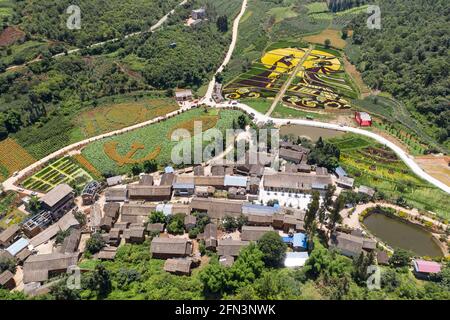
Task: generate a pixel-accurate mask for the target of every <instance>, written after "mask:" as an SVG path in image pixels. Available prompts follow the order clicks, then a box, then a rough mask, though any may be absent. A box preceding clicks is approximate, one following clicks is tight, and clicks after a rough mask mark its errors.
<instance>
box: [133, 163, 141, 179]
mask: <svg viewBox="0 0 450 320" xmlns="http://www.w3.org/2000/svg"><path fill="white" fill-rule="evenodd" d="M141 172H142V168H141V166H140V165H138V164H137V163H135V164H133V165H132V166H131V174H132V175H133V176H138V175H139V174H141Z"/></svg>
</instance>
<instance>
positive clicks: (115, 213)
mask: <svg viewBox="0 0 450 320" xmlns="http://www.w3.org/2000/svg"><path fill="white" fill-rule="evenodd" d="M103 213H104V216H105V217H109V218H111V219H112V220H113V222H116V221H117V219H118V218H119V213H120V204H119V203H117V202H108V203H105V204H104V205H103Z"/></svg>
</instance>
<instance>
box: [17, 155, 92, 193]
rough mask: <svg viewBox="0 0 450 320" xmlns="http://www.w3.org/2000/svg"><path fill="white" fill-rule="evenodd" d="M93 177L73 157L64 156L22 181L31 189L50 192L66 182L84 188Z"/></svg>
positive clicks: (25, 186) (24, 185)
mask: <svg viewBox="0 0 450 320" xmlns="http://www.w3.org/2000/svg"><path fill="white" fill-rule="evenodd" d="M90 181H92V177H91V176H90V175H89V174H88V173H87V172H86V171H85V170H84V169H82V168H81V167H80V166H79V165H78V164H77V163H76V162H75V161H73V160H72V158H69V157H64V158H61V159H58V160H56V161H55V162H53V163H51V164H49V165H48V166H46V167H45V168H44V169H42V170H40V171H39V172H38V173H36V174H35V175H33V176H31V177H30V178H28V179H27V180H25V181H24V182H23V183H22V186H23V187H24V188H26V189H29V190H35V191H40V192H48V191H50V190H51V189H53V188H54V187H56V186H57V185H58V184H61V183H66V184H69V185H71V186H76V187H77V188H83V187H84V186H85V185H86V184H87V183H88V182H90Z"/></svg>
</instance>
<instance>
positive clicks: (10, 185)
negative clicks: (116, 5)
mask: <svg viewBox="0 0 450 320" xmlns="http://www.w3.org/2000/svg"><path fill="white" fill-rule="evenodd" d="M183 2H185V1H183ZM183 2H182V3H183ZM182 3H181V4H182ZM181 4H180V5H181ZM246 9H247V0H243V2H242V8H241V11H240V13H239V15H238V16H237V17H236V19H235V20H234V23H233V35H232V41H231V44H230V47H229V50H228V52H227V54H226V56H225V59H224V61H223V63H222V65H221V66H220V67H219V69H218V70H217V72H216V74H217V73H219V72H222V71H223V69H224V68H225V66H226V65H227V64H228V63H229V62H230V60H231V57H232V55H233V52H234V50H235V47H236V43H237V39H238V32H239V23H240V20H241V18H242V16H243V15H244V14H245V11H246ZM169 15H170V13H169V14H168V15H166V16H165V20H163V21H162V22H161V20H160V22H159V23H160V24H159V25H161V24H162V23H164V21H166V20H167V17H168V16H169ZM163 19H164V18H163ZM155 26H156V25H155ZM215 82H216V78H215V76H214V77H213V79H212V80H211V82H210V83H209V86H208V90H207V93H206V95H205V97H204V98H202V99H201V103H203V104H205V105H208V106H210V107H216V108H229V107H230V106H231V104H230V103H229V102H226V103H216V102H214V101H213V99H212V94H213V90H214V85H215ZM193 106H194V105H190V104H187V105H185V106H183V107H182V108H181V109H180V110H178V111H175V112H172V113H170V114H167V115H166V116H164V117H158V118H156V119H152V120H149V121H146V122H143V123H139V124H136V125H133V126H130V127H127V128H123V129H120V130H117V131H113V132H110V133H106V134H102V135H99V136H96V137H93V138H89V139H86V140H83V141H80V142H77V143H74V144H72V145H70V146H67V147H65V148H63V149H60V150H58V151H56V152H54V153H52V154H50V155H48V156H47V157H45V158H43V159H41V160H40V161H38V162H36V163H34V164H32V165H30V166H29V167H27V168H25V169H23V170H21V171H20V172H19V173H18V174H17V175H16V176H14V177H11V178H9V179H7V180H6V181H5V182H4V183H3V187H4V189H5V190H15V191H18V190H19V187H17V186H16V183H17V182H18V181H19V180H20V179H21V178H22V177H24V176H26V175H27V174H29V173H30V172H32V171H34V170H36V169H37V168H39V167H40V166H42V165H43V164H45V163H46V162H48V161H49V160H52V159H55V158H57V157H60V156H62V155H65V154H68V153H69V152H71V151H73V150H76V149H79V148H81V147H83V146H85V145H87V144H89V143H91V142H94V141H97V140H100V139H103V138H106V137H111V136H114V135H118V134H122V133H125V132H128V131H132V130H136V129H138V128H142V127H145V126H147V125H150V124H153V123H156V122H157V121H160V120H163V119H165V118H167V117H171V116H174V115H176V114H177V113H178V112H179V111H187V110H189V109H191V108H192V107H193ZM232 106H233V107H237V108H239V109H241V110H242V111H244V112H246V113H247V114H251V115H253V116H254V121H255V122H257V123H258V122H263V123H267V122H273V123H274V124H275V125H286V124H297V125H302V126H309V127H317V128H324V129H332V130H338V131H344V132H352V133H356V134H360V135H363V136H366V137H369V138H372V139H374V140H376V141H377V142H379V143H381V144H383V145H385V146H387V147H388V148H390V149H391V150H392V151H394V152H395V153H396V154H397V156H398V157H399V158H400V159H401V160H402V161H403V162H405V164H406V165H407V166H408V167H409V168H410V169H411V170H412V171H413V172H414V173H415V174H416V175H418V176H419V177H421V178H422V179H424V180H425V181H428V182H429V183H431V184H433V185H434V186H436V187H437V188H439V189H441V190H443V191H445V192H446V193H449V194H450V187H449V186H447V185H446V184H444V183H442V182H441V181H439V180H437V179H435V178H434V177H432V176H430V175H429V174H427V173H426V172H425V171H423V170H422V168H420V167H419V165H418V164H417V163H416V162H415V161H414V159H413V158H412V157H411V156H410V155H408V154H407V153H405V152H404V151H403V150H402V149H401V148H400V147H398V146H397V145H395V144H394V143H392V142H391V141H389V140H387V139H385V138H383V137H382V136H379V135H377V134H375V133H373V132H370V131H366V130H363V129H360V128H354V127H349V126H341V125H337V124H331V123H324V122H318V121H311V120H302V119H278V118H272V117H270V116H266V115H263V114H261V113H259V112H257V111H256V110H254V109H253V108H251V107H250V106H248V105H246V104H243V103H237V104H235V105H232ZM24 192H25V193H27V192H29V193H31V191H28V190H25V191H24Z"/></svg>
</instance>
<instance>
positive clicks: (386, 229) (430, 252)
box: [363, 213, 443, 257]
mask: <svg viewBox="0 0 450 320" xmlns="http://www.w3.org/2000/svg"><path fill="white" fill-rule="evenodd" d="M363 223H364V225H365V226H366V227H367V229H369V231H370V232H371V233H372V234H373V235H375V236H376V237H378V238H379V239H380V240H382V241H383V242H385V243H386V244H388V245H389V246H391V247H392V248H401V249H406V250H410V251H412V252H414V253H415V254H417V255H420V256H429V257H441V256H443V253H442V250H441V249H440V247H439V245H438V244H437V243H436V242H435V241H434V240H433V239H432V235H431V233H429V232H428V231H426V230H424V229H422V228H421V227H419V226H417V225H414V224H411V223H406V222H402V221H400V220H398V219H395V218H391V217H388V216H386V215H384V214H380V213H374V214H371V215H369V216H368V217H366V218H365V219H364V221H363Z"/></svg>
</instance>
